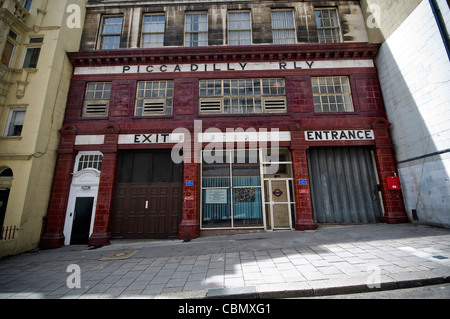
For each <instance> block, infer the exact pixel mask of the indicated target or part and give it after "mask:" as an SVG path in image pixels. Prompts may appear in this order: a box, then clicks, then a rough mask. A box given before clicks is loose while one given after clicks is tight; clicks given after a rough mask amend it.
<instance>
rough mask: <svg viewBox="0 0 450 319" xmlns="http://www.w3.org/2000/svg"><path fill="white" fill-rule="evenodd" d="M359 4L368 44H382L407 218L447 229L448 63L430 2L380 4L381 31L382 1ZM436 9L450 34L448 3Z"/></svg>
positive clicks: (449, 148) (449, 222)
mask: <svg viewBox="0 0 450 319" xmlns="http://www.w3.org/2000/svg"><path fill="white" fill-rule="evenodd" d="M362 2H363V3H364V4H363V8H364V9H363V10H364V12H365V14H366V16H365V17H366V19H367V22H368V25H367V26H368V31H369V39H370V40H371V41H372V42H384V43H383V44H382V46H381V49H380V52H379V54H378V57H377V59H376V64H377V67H378V72H379V76H380V81H381V86H382V90H383V96H384V100H385V104H386V111H387V114H388V118H389V121H390V122H391V123H392V128H391V132H392V136H393V140H394V143H395V146H396V147H395V149H396V153H397V159H398V165H399V174H400V178H401V181H402V187H403V193H404V199H405V205H406V210H407V213H408V216H409V218H410V219H411V220H413V219H416V218H415V217H416V216H414V215H415V214H414V213H417V218H418V221H419V222H421V223H426V224H431V225H439V226H444V227H450V214H449V212H450V126H449V124H448V123H450V102H449V101H450V61H449V56H448V55H447V52H446V49H445V46H444V41H443V38H442V37H441V34H440V32H439V29H438V24H437V22H436V19H435V16H434V14H433V11H432V8H431V5H430V2H429V1H428V0H423V1H409V0H403V1H382V3H381V5H380V6H379V7H380V8H382V9H381V12H380V14H381V16H380V20H379V21H380V24H379V28H370V23H371V21H372V20H371V19H372V18H373V16H372V14H373V11H370V6H371V5H372V9H374V8H375V10H377V7H376V6H375V7H373V5H377V4H380V1H374V0H366V1H362ZM437 3H438V5H439V7H440V10H441V12H442V16H443V20H444V21H445V25H446V28H447V30H448V31H450V9H449V6H448V3H447V1H446V0H438V1H437ZM367 10H369V12H367ZM444 27H445V26H444Z"/></svg>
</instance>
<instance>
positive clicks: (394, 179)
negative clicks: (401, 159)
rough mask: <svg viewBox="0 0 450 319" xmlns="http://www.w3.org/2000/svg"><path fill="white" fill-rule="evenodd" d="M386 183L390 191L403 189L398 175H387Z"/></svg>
mask: <svg viewBox="0 0 450 319" xmlns="http://www.w3.org/2000/svg"><path fill="white" fill-rule="evenodd" d="M386 184H387V187H388V189H389V190H390V191H399V190H400V189H401V187H400V179H399V178H398V176H390V177H386Z"/></svg>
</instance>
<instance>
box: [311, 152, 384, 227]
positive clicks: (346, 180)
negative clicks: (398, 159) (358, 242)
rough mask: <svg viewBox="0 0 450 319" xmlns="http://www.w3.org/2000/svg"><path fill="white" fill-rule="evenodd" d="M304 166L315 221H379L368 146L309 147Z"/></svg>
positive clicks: (352, 222)
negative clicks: (309, 187)
mask: <svg viewBox="0 0 450 319" xmlns="http://www.w3.org/2000/svg"><path fill="white" fill-rule="evenodd" d="M308 166H309V170H310V177H311V198H312V204H313V211H314V217H315V221H316V222H317V223H324V224H361V223H362V224H368V223H377V222H382V221H383V213H382V204H381V200H380V194H379V186H378V179H377V174H376V169H375V162H374V159H373V154H372V151H371V149H370V148H369V147H317V148H310V149H309V150H308Z"/></svg>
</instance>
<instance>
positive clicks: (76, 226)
mask: <svg viewBox="0 0 450 319" xmlns="http://www.w3.org/2000/svg"><path fill="white" fill-rule="evenodd" d="M93 208H94V197H77V199H76V200H75V209H74V211H73V225H72V234H71V237H70V244H71V245H85V244H87V243H88V240H89V230H90V228H91V218H92V210H93Z"/></svg>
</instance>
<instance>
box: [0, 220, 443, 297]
mask: <svg viewBox="0 0 450 319" xmlns="http://www.w3.org/2000/svg"><path fill="white" fill-rule="evenodd" d="M449 282H450V229H444V228H437V227H432V226H426V225H418V224H402V225H387V224H376V225H354V226H322V227H319V229H317V230H315V231H306V232H296V231H276V232H259V233H251V234H239V235H226V236H211V237H201V238H198V239H195V240H192V241H190V242H183V241H180V240H165V241H163V240H113V241H112V243H111V245H108V246H104V247H101V248H96V249H92V248H88V247H87V246H65V247H62V248H59V249H55V250H35V251H33V252H29V253H24V254H21V255H18V256H10V257H5V258H2V259H0V299H66V298H69V299H73V298H76V299H78V298H79V299H104V298H107V299H111V298H113V299H116V298H117V299H119V298H120V299H122V298H131V299H138V298H139V299H140V298H148V299H205V298H214V299H220V298H227V299H231V298H239V299H244V298H261V299H271V298H276V299H278V298H298V297H314V296H329V295H331V296H332V295H338V294H349V293H363V292H373V291H385V290H386V291H387V290H393V289H401V288H411V287H420V286H426V285H435V284H442V283H449ZM449 298H450V296H449Z"/></svg>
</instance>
